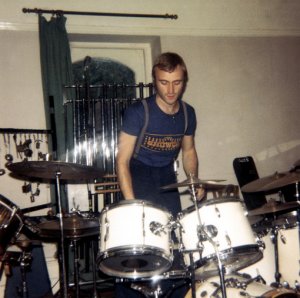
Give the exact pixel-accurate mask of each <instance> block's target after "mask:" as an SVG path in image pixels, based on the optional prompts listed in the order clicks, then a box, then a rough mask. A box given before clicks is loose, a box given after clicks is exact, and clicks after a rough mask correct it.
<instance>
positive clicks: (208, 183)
mask: <svg viewBox="0 0 300 298" xmlns="http://www.w3.org/2000/svg"><path fill="white" fill-rule="evenodd" d="M223 181H226V180H221V179H214V180H200V179H199V178H197V177H194V176H190V177H189V178H187V179H186V180H184V181H182V182H179V183H173V184H169V185H166V186H163V187H161V189H165V190H166V189H172V188H178V187H185V186H192V185H194V186H197V187H202V188H204V189H219V188H223V187H225V185H220V184H218V182H223Z"/></svg>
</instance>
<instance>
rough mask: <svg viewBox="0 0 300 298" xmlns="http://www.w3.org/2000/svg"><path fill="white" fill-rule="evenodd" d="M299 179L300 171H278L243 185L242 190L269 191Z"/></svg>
mask: <svg viewBox="0 0 300 298" xmlns="http://www.w3.org/2000/svg"><path fill="white" fill-rule="evenodd" d="M299 181H300V171H294V172H284V173H278V172H276V173H275V174H273V175H271V176H267V177H264V178H261V179H257V180H254V181H252V182H250V183H248V184H246V185H244V186H243V187H242V188H241V190H242V191H243V192H259V191H269V190H272V189H276V188H280V187H283V186H286V185H289V184H293V183H296V182H299Z"/></svg>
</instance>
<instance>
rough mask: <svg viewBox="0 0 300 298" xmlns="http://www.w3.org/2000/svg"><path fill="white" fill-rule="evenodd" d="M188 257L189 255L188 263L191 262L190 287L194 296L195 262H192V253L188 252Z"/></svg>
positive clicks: (193, 296) (193, 297)
mask: <svg viewBox="0 0 300 298" xmlns="http://www.w3.org/2000/svg"><path fill="white" fill-rule="evenodd" d="M189 257H190V264H191V268H192V270H191V272H190V273H191V289H192V298H196V279H195V269H196V267H195V262H194V258H193V253H192V252H190V253H189Z"/></svg>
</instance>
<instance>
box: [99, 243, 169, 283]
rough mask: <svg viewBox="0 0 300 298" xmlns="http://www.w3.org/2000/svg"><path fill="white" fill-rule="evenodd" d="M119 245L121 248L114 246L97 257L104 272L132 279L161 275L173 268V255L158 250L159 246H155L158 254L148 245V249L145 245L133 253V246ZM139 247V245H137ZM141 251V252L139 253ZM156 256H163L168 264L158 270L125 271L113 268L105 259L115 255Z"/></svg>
mask: <svg viewBox="0 0 300 298" xmlns="http://www.w3.org/2000/svg"><path fill="white" fill-rule="evenodd" d="M121 247H122V248H123V250H121V249H120V248H121ZM121 247H119V249H117V248H113V249H108V250H106V251H102V252H101V251H100V252H99V255H98V257H97V264H98V267H99V269H100V270H101V271H103V272H104V273H106V274H108V275H111V276H116V277H122V278H131V279H139V278H147V277H151V276H154V275H161V274H162V273H164V272H166V271H167V270H168V269H170V268H171V266H172V262H173V255H172V254H170V255H169V256H167V255H165V254H164V253H165V251H163V250H162V249H159V250H157V248H155V250H156V251H158V252H159V253H158V254H153V249H149V247H147V249H145V246H144V248H143V250H142V251H134V252H135V253H134V254H133V251H132V249H131V250H130V248H132V246H129V245H126V246H121ZM135 247H137V246H135ZM137 252H138V253H141V254H137ZM143 255H145V256H154V257H155V256H156V257H160V258H163V259H164V260H165V261H166V264H165V265H164V266H161V267H160V268H157V269H156V270H151V271H144V272H143V271H135V270H134V271H131V272H124V271H120V270H117V269H113V268H110V267H108V266H107V265H105V260H108V259H110V258H114V257H126V256H143Z"/></svg>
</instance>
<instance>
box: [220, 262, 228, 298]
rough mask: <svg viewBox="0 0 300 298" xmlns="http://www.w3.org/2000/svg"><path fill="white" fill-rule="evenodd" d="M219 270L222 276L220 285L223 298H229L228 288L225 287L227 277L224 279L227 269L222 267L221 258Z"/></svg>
mask: <svg viewBox="0 0 300 298" xmlns="http://www.w3.org/2000/svg"><path fill="white" fill-rule="evenodd" d="M218 269H219V275H220V284H221V291H222V297H223V298H227V294H226V287H225V277H224V273H225V268H224V266H223V265H222V263H221V261H220V258H219V256H218Z"/></svg>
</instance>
